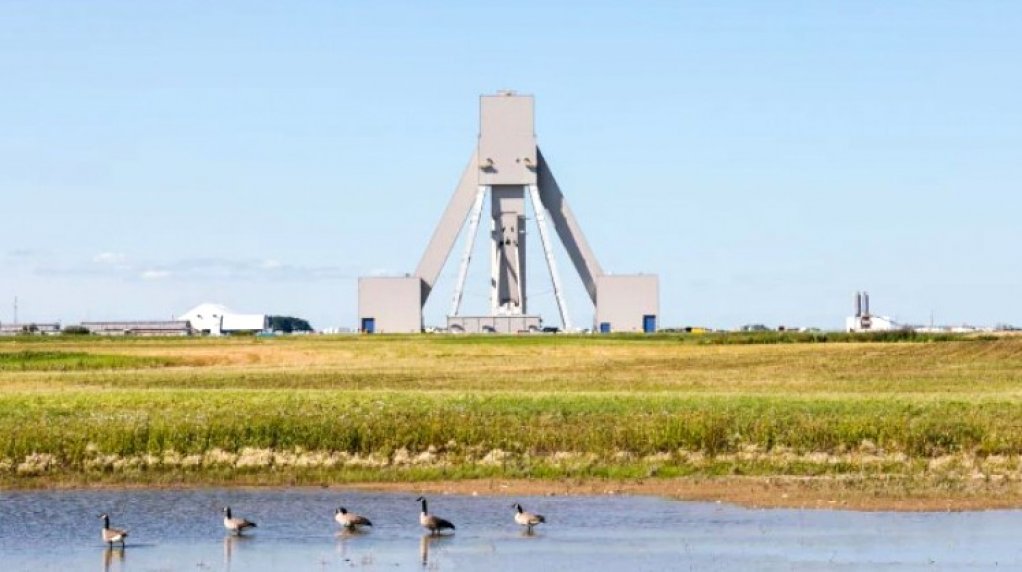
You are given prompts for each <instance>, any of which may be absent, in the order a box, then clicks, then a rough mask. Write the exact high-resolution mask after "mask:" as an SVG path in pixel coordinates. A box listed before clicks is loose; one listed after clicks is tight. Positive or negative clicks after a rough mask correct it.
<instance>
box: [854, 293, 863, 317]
mask: <svg viewBox="0 0 1022 572" xmlns="http://www.w3.org/2000/svg"><path fill="white" fill-rule="evenodd" d="M861 316H862V292H856V293H855V317H856V318H859V317H861Z"/></svg>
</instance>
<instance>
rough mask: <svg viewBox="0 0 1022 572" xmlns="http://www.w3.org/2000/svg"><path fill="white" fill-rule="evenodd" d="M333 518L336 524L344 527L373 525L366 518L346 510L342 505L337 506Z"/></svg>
mask: <svg viewBox="0 0 1022 572" xmlns="http://www.w3.org/2000/svg"><path fill="white" fill-rule="evenodd" d="M334 520H336V521H337V524H339V525H341V526H343V527H344V528H357V527H359V526H372V525H373V523H372V522H370V521H369V519H368V518H366V517H364V516H362V515H360V514H355V513H353V512H348V509H346V508H344V507H343V506H342V507H340V508H338V509H337V510H336V511H335V512H334Z"/></svg>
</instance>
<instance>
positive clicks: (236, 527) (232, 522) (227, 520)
mask: <svg viewBox="0 0 1022 572" xmlns="http://www.w3.org/2000/svg"><path fill="white" fill-rule="evenodd" d="M255 527H256V523H254V522H252V521H251V520H246V519H244V518H231V507H229V506H225V507H224V528H226V529H227V530H229V531H231V532H233V533H235V534H241V533H242V532H245V531H246V530H248V529H250V528H255Z"/></svg>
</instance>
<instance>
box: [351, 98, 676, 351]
mask: <svg viewBox="0 0 1022 572" xmlns="http://www.w3.org/2000/svg"><path fill="white" fill-rule="evenodd" d="M534 117H535V115H534V99H533V97H532V96H531V95H518V94H516V93H514V92H511V91H502V92H498V93H497V94H496V95H483V96H481V97H480V102H479V138H478V143H477V145H476V149H475V151H474V152H473V154H472V157H471V159H470V160H469V163H468V165H467V166H466V167H465V170H464V172H463V173H462V175H461V179H460V181H459V182H458V186H457V188H456V189H455V191H454V195H453V196H452V197H451V199H450V201H449V202H448V204H447V208H446V209H445V210H444V213H443V215H442V217H441V219H440V222H439V224H438V225H437V227H436V230H435V231H434V232H433V236H432V238H431V239H430V241H429V244H428V245H427V246H426V250H425V252H424V253H423V255H422V258H421V260H420V261H419V265H418V267H417V268H416V270H415V273H414V274H412V275H407V276H404V277H395V278H390V277H364V278H360V279H359V288H358V296H359V319H360V323H359V329H360V330H361V331H363V332H391V333H393V332H418V331H420V330H421V328H422V306H424V305H425V304H426V301H427V300H428V299H429V297H430V295H431V294H432V293H433V290H434V287H435V286H436V283H437V280H438V278H439V276H440V273H441V271H442V270H443V267H444V266H445V264H446V262H447V259H448V258H449V257H450V253H451V252H452V250H453V249H454V246H455V242H456V241H457V239H458V236H459V234H460V233H461V229H462V227H465V226H467V227H468V228H467V233H466V234H467V236H466V240H465V246H464V251H463V254H462V256H461V263H460V266H459V270H458V275H457V282H456V284H455V289H454V295H453V297H452V299H451V311H450V314H449V315H448V320H447V325H448V328H449V329H450V330H451V331H463V332H501V333H513V332H519V331H527V330H533V329H537V328H538V327H539V326H540V323H541V322H540V317H539V316H537V315H530V314H529V313H528V296H527V293H526V277H527V272H526V256H525V252H526V249H525V244H526V202H527V201H528V202H531V204H532V211H533V212H534V213H535V219H536V226H537V227H538V230H539V237H540V242H541V245H542V249H543V254H544V257H545V258H546V264H547V268H548V270H549V272H550V277H551V281H552V284H553V291H554V297H555V298H556V301H557V308H558V312H559V313H560V318H561V324H562V327H563V328H564V329H565V330H570V329H572V326H571V320H570V317H569V314H568V308H567V302H566V300H565V296H564V289H563V287H562V284H561V281H560V276H559V273H558V270H557V263H556V260H555V258H554V253H553V245H552V243H551V237H550V234H549V232H548V229H547V224H546V218H547V216H549V218H550V221H551V222H552V223H553V227H554V230H555V232H556V233H557V237H558V238H559V239H560V241H561V243H562V244H563V245H564V249H565V250H566V252H567V254H568V257H569V258H570V259H571V263H572V266H573V267H574V269H575V272H576V273H577V274H578V276H579V278H580V279H581V281H582V284H583V286H584V287H585V289H586V292H587V294H588V296H589V298H590V300H591V301H592V303H593V304H594V306H595V308H596V319H595V324H594V327H596V328H599V329H600V331H610V330H611V329H613V330H615V331H647V332H648V331H653V330H655V329H656V320H657V314H658V312H659V284H658V281H657V277H656V276H655V275H648V274H645V275H630V276H626V275H613V276H612V275H607V274H605V273H604V272H603V270H602V268H601V267H600V264H599V262H597V260H596V256H595V255H594V254H593V251H592V249H591V248H590V247H589V243H588V242H587V241H586V239H585V236H584V235H583V234H582V228H581V226H580V225H579V224H578V221H577V220H576V219H575V216H574V215H573V214H572V212H571V209H570V208H569V207H568V202H567V200H566V199H565V197H564V195H563V194H562V193H561V190H560V187H559V186H558V184H557V181H556V179H554V176H553V173H552V171H551V170H550V166H549V164H548V163H547V162H546V159H545V158H544V157H543V154H542V153H541V152H540V149H539V147H538V146H537V144H536V134H535V129H534ZM487 196H489V198H490V205H489V206H490V208H489V217H487V218H488V221H489V225H490V242H491V247H490V314H489V315H485V316H463V315H461V313H460V311H461V300H462V295H463V293H464V287H465V280H466V277H467V275H468V267H469V264H470V261H471V258H472V252H473V247H474V241H475V237H476V234H478V232H477V230H478V227H479V224H480V223H481V222H482V218H483V212H484V210H486V209H485V208H484V207H485V203H486V197H487Z"/></svg>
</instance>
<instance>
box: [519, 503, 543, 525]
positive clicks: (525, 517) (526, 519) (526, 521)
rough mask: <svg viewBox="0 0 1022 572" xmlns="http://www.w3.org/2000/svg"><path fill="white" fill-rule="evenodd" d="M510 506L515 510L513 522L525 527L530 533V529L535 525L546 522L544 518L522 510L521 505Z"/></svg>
mask: <svg viewBox="0 0 1022 572" xmlns="http://www.w3.org/2000/svg"><path fill="white" fill-rule="evenodd" d="M512 506H513V507H514V508H515V522H516V523H518V524H520V525H522V526H524V527H526V530H527V531H528V532H532V527H534V526H536V525H537V524H542V523H544V522H546V517H545V516H543V515H541V514H535V513H532V512H528V511H525V510H522V505H520V504H518V503H515V504H513V505H512Z"/></svg>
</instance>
